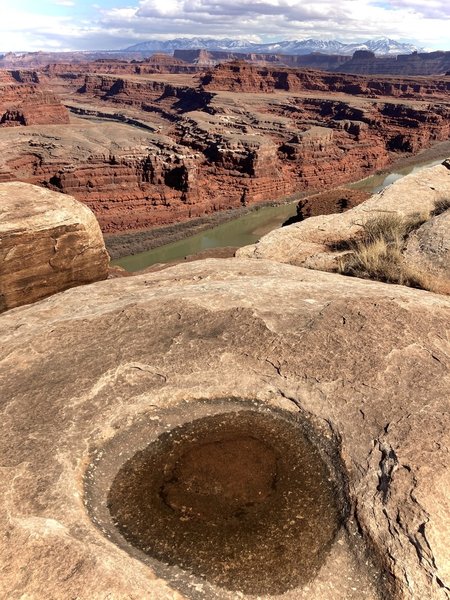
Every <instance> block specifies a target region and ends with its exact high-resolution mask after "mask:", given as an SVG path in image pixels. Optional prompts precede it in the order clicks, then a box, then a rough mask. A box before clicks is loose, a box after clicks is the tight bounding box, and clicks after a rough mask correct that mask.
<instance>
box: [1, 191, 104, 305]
mask: <svg viewBox="0 0 450 600" xmlns="http://www.w3.org/2000/svg"><path fill="white" fill-rule="evenodd" d="M108 263H109V257H108V253H107V252H106V249H105V245H104V242H103V238H102V234H101V231H100V228H99V226H98V223H97V221H96V219H95V217H94V215H93V214H92V212H91V211H90V210H89V209H88V208H87V207H86V206H83V204H81V203H80V202H77V201H76V200H75V199H74V198H71V197H70V196H67V195H63V194H57V193H55V192H51V191H49V190H44V189H42V188H39V187H37V186H32V185H28V184H25V183H19V182H15V183H2V184H0V312H1V311H4V310H7V309H10V308H14V307H15V306H20V305H22V304H29V303H31V302H35V301H36V300H39V299H41V298H44V297H45V296H49V295H51V294H55V293H56V292H60V291H62V290H65V289H67V288H70V287H73V286H76V285H81V284H85V283H92V282H93V281H98V280H100V279H106V277H107V275H108Z"/></svg>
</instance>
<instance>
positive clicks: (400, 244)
mask: <svg viewBox="0 0 450 600" xmlns="http://www.w3.org/2000/svg"><path fill="white" fill-rule="evenodd" d="M426 220H427V216H424V215H413V216H411V217H409V218H403V217H400V216H398V215H395V214H383V215H380V216H377V217H373V218H371V219H368V220H367V221H366V222H365V223H363V224H362V225H361V228H362V234H361V237H360V238H359V239H357V240H355V241H353V242H351V244H350V252H349V253H348V254H345V255H344V256H343V257H342V258H341V260H340V263H339V267H338V269H339V272H340V273H342V274H344V275H351V276H353V277H361V278H363V279H375V280H377V281H384V282H386V283H398V284H400V285H408V286H410V287H418V288H426V287H427V286H426V281H425V276H424V275H422V274H420V273H418V272H414V271H413V270H412V269H411V268H410V267H408V266H407V265H406V264H405V262H404V260H403V256H402V250H403V249H404V246H405V242H406V239H407V237H408V235H409V234H410V233H411V232H412V231H414V230H415V229H417V228H418V227H420V225H422V224H423V223H424V222H425V221H426Z"/></svg>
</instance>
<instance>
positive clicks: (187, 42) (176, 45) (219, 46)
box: [125, 37, 253, 52]
mask: <svg viewBox="0 0 450 600" xmlns="http://www.w3.org/2000/svg"><path fill="white" fill-rule="evenodd" d="M252 45H253V44H252V42H251V41H250V40H233V39H230V38H224V39H213V38H203V37H193V38H175V39H173V40H165V41H160V40H149V41H148V42H141V43H139V44H135V45H134V46H130V47H129V48H126V49H125V51H126V52H173V51H174V50H198V49H199V48H204V49H206V50H226V51H241V52H247V51H248V48H250V47H251V46H252Z"/></svg>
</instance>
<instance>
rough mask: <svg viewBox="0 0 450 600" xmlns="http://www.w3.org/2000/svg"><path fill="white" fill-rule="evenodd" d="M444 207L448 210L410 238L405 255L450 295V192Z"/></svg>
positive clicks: (443, 202)
mask: <svg viewBox="0 0 450 600" xmlns="http://www.w3.org/2000/svg"><path fill="white" fill-rule="evenodd" d="M440 205H441V206H442V208H443V209H444V208H445V210H443V212H442V213H441V214H438V215H436V216H434V217H432V218H431V219H429V220H428V221H427V222H426V223H424V224H423V225H422V226H421V227H419V228H418V229H417V230H416V231H414V233H412V234H411V235H410V236H409V239H408V243H407V246H406V248H405V252H404V256H405V260H406V262H407V264H409V265H411V267H412V268H414V269H417V270H420V271H421V272H423V273H427V274H428V277H432V278H433V281H434V288H435V289H437V290H439V291H441V292H443V293H447V294H450V190H449V195H448V196H447V197H446V198H445V199H442V200H441V202H437V206H438V207H439V206H440ZM438 210H439V209H438ZM434 212H436V209H435V211H434Z"/></svg>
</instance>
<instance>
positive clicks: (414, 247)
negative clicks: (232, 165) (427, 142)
mask: <svg viewBox="0 0 450 600" xmlns="http://www.w3.org/2000/svg"><path fill="white" fill-rule="evenodd" d="M449 198H450V170H449V165H448V160H446V161H444V162H443V163H442V164H440V165H436V166H434V167H430V168H427V169H423V170H421V171H419V172H418V173H412V174H410V175H407V176H406V177H403V178H402V179H400V180H398V181H396V182H395V183H393V184H391V185H390V186H388V187H387V188H385V189H384V190H383V191H381V192H379V193H378V194H374V195H373V196H371V197H370V198H369V199H368V200H366V201H365V202H362V203H361V204H359V205H358V206H356V207H354V208H352V209H351V210H348V211H346V212H345V213H343V214H333V215H322V216H315V217H312V218H309V219H306V220H304V221H301V222H300V223H295V224H293V225H290V226H288V227H284V228H282V229H277V230H274V231H272V232H270V233H269V234H267V235H266V236H264V237H263V238H262V239H261V240H259V241H258V242H257V243H256V244H254V245H251V246H246V247H244V248H240V249H239V250H238V251H237V255H238V256H246V257H252V258H265V259H270V260H276V261H279V262H286V263H289V264H293V265H299V266H304V267H308V268H312V269H320V270H325V271H336V270H337V269H338V267H339V263H340V261H341V259H342V257H343V255H345V253H347V252H348V251H349V246H351V243H352V242H355V241H357V240H358V239H359V238H360V237H361V234H362V233H363V230H364V224H365V223H366V222H367V221H368V220H370V219H373V218H376V217H384V216H389V215H391V216H394V217H400V218H404V219H411V218H421V219H423V221H426V223H425V224H424V225H422V226H421V227H420V228H419V229H417V231H415V232H414V233H412V234H411V235H410V237H409V240H408V242H407V244H406V245H405V248H403V250H404V256H405V260H406V262H407V263H408V264H409V265H410V266H411V267H413V268H414V269H415V270H417V271H418V272H419V273H421V274H423V275H424V276H426V277H427V278H428V279H429V281H428V284H429V286H430V287H431V288H432V289H436V290H437V291H445V293H448V292H449V289H450V288H449V284H450V278H449V274H448V269H447V262H448V210H447V209H446V206H447V204H448V200H449ZM440 206H441V207H443V210H444V212H443V214H441V215H440V216H436V217H433V214H434V212H435V211H436V210H437V207H440Z"/></svg>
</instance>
